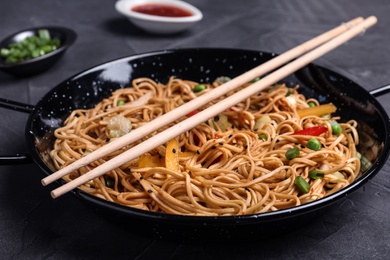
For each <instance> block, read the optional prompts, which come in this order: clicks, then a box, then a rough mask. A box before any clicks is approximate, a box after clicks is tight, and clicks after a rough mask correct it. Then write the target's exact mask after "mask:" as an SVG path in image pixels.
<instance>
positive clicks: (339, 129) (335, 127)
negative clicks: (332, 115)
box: [330, 120, 342, 135]
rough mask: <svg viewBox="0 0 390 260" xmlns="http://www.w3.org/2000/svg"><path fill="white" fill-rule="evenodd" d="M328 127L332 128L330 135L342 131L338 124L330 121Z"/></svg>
mask: <svg viewBox="0 0 390 260" xmlns="http://www.w3.org/2000/svg"><path fill="white" fill-rule="evenodd" d="M330 125H331V126H332V134H334V135H338V134H341V131H342V129H341V126H340V125H339V123H337V121H335V120H332V123H331V124H330Z"/></svg>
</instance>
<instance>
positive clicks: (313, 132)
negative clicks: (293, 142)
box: [293, 126, 328, 136]
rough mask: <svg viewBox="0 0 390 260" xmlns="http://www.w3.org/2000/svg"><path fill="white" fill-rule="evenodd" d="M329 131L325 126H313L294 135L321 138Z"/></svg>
mask: <svg viewBox="0 0 390 260" xmlns="http://www.w3.org/2000/svg"><path fill="white" fill-rule="evenodd" d="M327 131H328V128H327V127H325V126H313V127H309V128H305V129H302V130H299V131H296V132H294V133H293V135H310V136H319V135H320V134H323V133H325V132H327Z"/></svg>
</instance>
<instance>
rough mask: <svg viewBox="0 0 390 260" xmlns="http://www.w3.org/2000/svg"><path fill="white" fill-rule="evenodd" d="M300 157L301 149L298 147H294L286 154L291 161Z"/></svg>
mask: <svg viewBox="0 0 390 260" xmlns="http://www.w3.org/2000/svg"><path fill="white" fill-rule="evenodd" d="M298 156H299V148H298V147H294V148H292V149H290V150H288V151H287V152H286V158H287V160H291V159H293V158H295V157H298Z"/></svg>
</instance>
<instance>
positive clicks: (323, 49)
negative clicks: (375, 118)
mask: <svg viewBox="0 0 390 260" xmlns="http://www.w3.org/2000/svg"><path fill="white" fill-rule="evenodd" d="M376 22H377V19H376V17H373V16H371V17H369V18H367V19H366V20H364V21H362V22H360V23H359V22H357V23H356V21H355V24H350V23H347V24H344V25H342V26H339V27H340V28H343V27H344V29H341V30H342V31H343V32H342V33H335V32H334V30H335V29H334V30H332V31H333V33H332V34H333V35H332V37H330V38H333V39H329V38H327V39H326V40H325V39H321V40H318V39H317V38H315V39H313V40H311V41H309V42H311V44H313V43H314V45H316V46H318V45H320V44H321V43H319V42H326V41H327V43H325V44H323V45H321V46H320V47H318V48H317V49H315V50H313V51H311V52H309V53H307V54H305V55H303V56H302V57H300V58H299V59H296V60H294V61H292V62H291V63H289V64H287V65H285V66H284V67H282V68H280V69H278V70H276V71H275V72H273V73H272V74H270V75H268V76H266V77H264V78H263V79H261V80H260V81H258V82H256V83H253V84H251V86H250V87H248V88H246V89H243V90H241V91H240V92H238V93H236V94H234V95H232V96H230V97H227V98H225V99H224V100H222V101H220V102H219V103H217V104H216V105H214V106H212V107H210V108H207V109H205V110H203V111H201V112H199V113H197V114H195V115H193V116H192V117H191V118H190V119H186V120H184V121H182V122H180V123H178V124H176V125H174V126H172V127H171V128H169V129H167V130H165V131H163V132H161V133H159V134H157V135H155V136H153V137H151V138H149V139H148V140H146V141H144V142H143V143H141V144H139V145H137V146H135V147H133V148H131V149H129V150H127V151H126V152H124V153H122V154H120V155H118V156H116V157H115V158H113V159H111V160H110V161H108V162H107V163H105V164H102V165H100V166H99V167H97V168H95V169H93V170H91V171H90V172H88V173H86V174H84V175H82V176H80V177H79V178H77V179H75V180H73V181H71V182H68V183H66V184H64V185H63V186H61V187H59V188H57V189H55V190H53V191H52V192H51V195H52V197H53V198H57V197H59V196H61V195H63V194H65V193H66V192H68V191H70V190H72V189H74V188H76V187H78V186H79V185H81V184H83V183H86V182H88V181H90V180H92V179H94V178H96V177H98V176H100V175H103V174H104V173H106V172H108V171H110V170H113V169H115V168H117V167H119V166H121V165H122V164H124V163H125V162H127V161H129V160H132V159H134V158H136V157H138V156H140V155H142V154H144V153H146V152H148V151H150V150H152V149H154V148H155V147H157V146H159V145H161V144H164V143H166V142H167V141H169V140H170V139H172V138H174V137H176V136H178V135H179V134H181V133H183V132H185V131H188V130H190V129H192V128H194V127H195V126H197V125H198V124H199V122H204V121H206V120H208V119H209V118H210V117H214V116H216V115H218V114H219V113H221V112H223V111H225V110H226V109H227V108H229V107H231V106H233V105H235V104H237V103H239V102H241V101H242V100H244V99H246V98H248V97H250V96H251V95H254V94H255V93H257V92H259V91H260V90H262V89H264V88H266V87H268V86H270V85H272V84H274V83H276V82H277V81H279V80H281V79H283V78H285V77H286V76H288V75H289V74H291V73H293V72H295V71H296V70H298V69H300V68H302V67H303V66H305V65H307V64H308V63H310V62H312V61H313V60H315V59H317V58H319V57H321V56H322V55H324V54H325V53H327V52H329V51H331V50H333V49H334V48H336V47H338V46H339V45H341V44H343V43H345V42H346V41H348V40H350V39H351V38H353V37H355V36H357V35H358V34H360V33H362V32H364V31H365V30H366V29H368V28H369V27H371V26H373V25H374V24H375V23H376ZM345 27H346V28H345ZM336 29H337V28H336ZM326 34H327V36H329V34H330V33H329V32H328V33H326ZM336 35H337V36H336ZM319 37H320V38H321V37H323V35H321V36H319ZM309 49H312V48H311V45H309V44H307V43H305V44H303V45H300V46H298V47H296V48H294V49H292V50H291V51H289V52H288V55H290V56H289V57H288V58H280V59H279V60H287V61H290V60H291V59H293V58H290V57H292V56H294V57H297V56H299V55H300V54H302V53H304V52H306V51H307V50H309ZM292 51H294V52H299V53H300V54H298V55H296V54H294V55H293V54H291V52H292ZM283 55H284V54H283ZM273 60H274V59H273ZM273 60H272V61H273ZM272 61H271V63H270V64H271V65H269V64H268V66H266V67H268V68H264V66H259V67H256V68H255V69H253V70H251V71H249V72H247V73H244V74H242V75H241V76H239V77H237V78H235V79H233V80H234V83H231V84H227V83H226V84H224V85H223V86H224V88H226V87H227V86H228V87H231V88H235V87H234V86H236V84H237V85H242V84H244V83H246V82H248V81H250V80H251V79H253V78H255V77H257V76H259V75H263V74H264V73H266V72H264V71H270V70H272V69H274V68H277V67H279V66H280V65H281V64H279V63H277V65H276V64H275V63H274V62H272ZM278 62H279V61H278ZM284 63H285V62H284ZM270 66H273V67H272V69H269V68H270ZM243 75H244V76H243ZM229 82H231V81H229ZM229 82H228V83H229ZM218 89H219V91H221V90H222V89H223V88H221V89H220V88H218ZM230 90H231V89H229V90H228V91H230ZM228 91H226V92H228ZM226 92H225V93H226ZM218 96H219V95H218ZM200 97H202V96H200ZM200 97H199V98H200ZM199 98H196V99H194V100H193V101H191V102H189V103H187V104H190V103H192V105H189V106H187V108H188V107H189V108H188V111H187V110H186V111H185V112H182V113H180V111H183V110H185V109H183V106H184V105H182V106H180V108H179V109H176V110H179V112H177V113H169V114H170V115H169V116H167V118H168V120H165V121H164V125H165V124H167V122H168V121H169V122H172V121H174V120H176V119H177V118H179V117H181V116H184V115H186V114H188V113H189V112H191V111H193V110H195V109H196V108H197V107H199V106H202V105H203V104H202V105H199V104H198V103H197V102H196V100H198V99H199ZM215 98H216V97H213V99H215ZM207 102H209V101H207ZM207 102H206V103H207ZM193 103H196V104H193ZM176 110H173V111H176ZM167 115H168V114H167ZM176 116H177V117H176ZM162 117H163V116H161V117H160V118H162ZM172 117H175V118H174V119H172ZM155 121H156V120H154V121H152V124H153V123H154V122H155ZM160 127H161V126H160ZM142 128H144V127H142ZM158 128H159V127H157V129H158ZM139 129H141V128H139ZM154 130H156V129H154ZM154 130H153V131H154ZM134 131H135V130H134ZM143 131H144V130H143ZM143 135H145V134H143ZM121 139H122V138H121ZM130 139H131V138H130ZM118 140H119V139H118ZM113 143H114V142H113ZM106 146H107V145H106ZM106 146H105V147H106ZM122 146H124V145H123V144H121V147H122ZM103 148H104V147H103ZM103 148H101V149H99V150H97V151H95V152H94V153H96V154H97V155H96V156H98V157H96V158H100V157H102V156H104V153H105V152H107V150H110V149H111V148H110V149H106V150H105V149H103ZM102 151H103V152H102ZM110 151H111V150H110ZM91 154H92V153H91ZM85 158H86V157H85ZM82 163H85V162H82ZM82 163H81V164H80V163H79V164H78V165H82ZM69 166H71V165H69ZM69 166H68V167H69ZM77 168H78V167H76V168H74V166H72V167H69V168H68V169H66V170H64V171H61V170H60V171H58V172H60V174H58V172H56V173H53V174H52V175H55V177H52V178H54V179H58V178H60V177H62V176H63V175H62V174H64V172H67V173H69V172H71V171H73V170H75V169H77ZM64 169H65V168H64ZM52 175H50V176H52ZM50 176H48V177H50ZM58 176H60V177H58ZM48 177H46V178H45V179H47V178H48ZM52 178H50V179H52ZM42 182H43V184H44V185H45V184H47V183H48V182H47V180H46V181H44V180H42Z"/></svg>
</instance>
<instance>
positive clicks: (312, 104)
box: [307, 101, 317, 107]
mask: <svg viewBox="0 0 390 260" xmlns="http://www.w3.org/2000/svg"><path fill="white" fill-rule="evenodd" d="M307 104H308V105H309V107H315V106H317V105H316V103H315V102H313V101H310V102H309V103H307Z"/></svg>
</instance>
